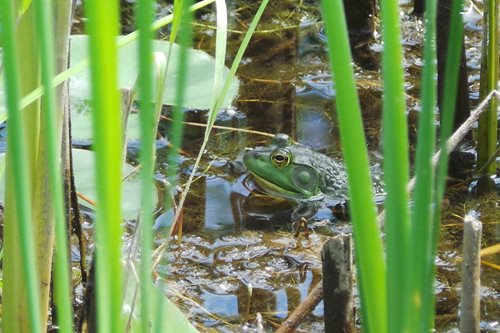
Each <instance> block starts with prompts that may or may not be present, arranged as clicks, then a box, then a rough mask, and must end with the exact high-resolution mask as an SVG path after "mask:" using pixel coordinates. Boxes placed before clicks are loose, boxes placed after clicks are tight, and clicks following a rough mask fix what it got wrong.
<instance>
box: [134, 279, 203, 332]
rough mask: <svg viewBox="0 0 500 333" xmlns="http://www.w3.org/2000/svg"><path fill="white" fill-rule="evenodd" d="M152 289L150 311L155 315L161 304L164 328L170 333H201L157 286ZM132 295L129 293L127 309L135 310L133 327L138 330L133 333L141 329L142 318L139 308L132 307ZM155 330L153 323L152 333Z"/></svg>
mask: <svg viewBox="0 0 500 333" xmlns="http://www.w3.org/2000/svg"><path fill="white" fill-rule="evenodd" d="M133 286H134V284H133V283H131V284H130V286H129V288H128V289H130V290H133V289H131V288H130V287H133ZM151 289H152V291H153V292H152V293H151V296H152V297H151V299H150V302H151V303H150V309H151V312H152V313H155V312H156V311H157V306H158V304H161V307H162V308H161V309H162V319H161V320H162V321H163V323H162V327H164V328H168V330H167V331H168V332H182V333H199V331H198V330H197V329H196V328H195V327H194V326H193V325H192V324H191V323H190V322H189V320H188V319H187V318H186V316H185V315H184V314H183V313H182V312H181V310H180V309H179V308H178V307H177V306H176V305H175V304H174V303H173V302H172V301H170V300H169V299H168V298H167V297H166V296H165V294H164V292H163V291H162V290H161V289H160V288H159V287H158V286H157V285H152V286H151ZM130 295H133V293H128V296H127V298H126V300H125V304H126V305H127V306H126V308H131V309H132V308H133V309H134V313H133V315H132V327H133V328H136V329H134V330H133V331H138V328H139V327H140V325H139V318H140V316H139V313H138V312H139V310H138V309H139V307H138V306H135V307H132V299H131V297H130ZM155 329H156V327H155V323H154V322H152V328H151V332H155Z"/></svg>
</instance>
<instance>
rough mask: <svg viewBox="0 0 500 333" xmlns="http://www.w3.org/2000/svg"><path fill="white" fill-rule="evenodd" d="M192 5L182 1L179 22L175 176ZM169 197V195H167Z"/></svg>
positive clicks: (171, 172) (173, 136)
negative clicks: (190, 8)
mask: <svg viewBox="0 0 500 333" xmlns="http://www.w3.org/2000/svg"><path fill="white" fill-rule="evenodd" d="M190 6H191V1H190V0H186V1H182V10H181V22H180V23H179V38H178V40H179V45H180V46H181V48H180V50H179V53H178V55H177V56H178V57H179V70H178V71H179V76H178V77H177V81H176V96H175V105H174V108H173V114H172V128H171V131H170V136H169V140H170V143H171V148H170V151H169V155H168V165H169V169H168V171H169V172H168V175H169V177H173V176H175V175H177V152H178V151H179V148H180V146H181V140H182V132H183V128H184V126H183V124H182V122H183V121H184V107H183V105H184V96H185V91H186V84H187V72H188V70H189V69H188V66H187V65H188V52H187V50H188V48H189V47H190V46H191V42H192V28H191V21H192V19H193V17H192V13H191V11H190V10H189V7H190ZM167 197H168V196H167Z"/></svg>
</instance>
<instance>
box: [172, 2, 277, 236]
mask: <svg viewBox="0 0 500 333" xmlns="http://www.w3.org/2000/svg"><path fill="white" fill-rule="evenodd" d="M268 3H269V0H263V1H262V2H261V4H260V6H259V8H258V9H257V12H256V13H255V16H254V17H253V19H252V22H251V23H250V25H249V27H248V30H247V32H246V34H245V37H243V41H242V42H241V45H240V47H239V48H238V52H237V53H236V56H235V57H234V60H233V64H232V65H231V68H230V70H229V73H228V75H227V76H226V80H225V81H224V85H223V87H222V90H221V92H220V94H219V96H217V99H216V100H215V103H214V105H213V107H212V108H210V110H209V111H208V115H209V116H208V117H209V120H208V123H207V127H206V129H205V138H204V140H203V143H202V144H201V147H200V151H199V153H198V156H197V157H196V161H195V163H194V166H193V171H192V172H191V175H190V176H189V179H188V181H187V182H186V185H185V187H184V193H183V194H182V197H181V199H180V201H179V205H178V207H180V209H179V210H178V211H177V212H176V214H175V217H174V223H173V224H172V226H171V228H170V231H169V235H172V233H173V231H174V230H175V228H176V227H177V225H176V223H177V221H178V219H179V216H180V212H181V208H182V206H183V205H184V201H185V200H186V195H187V193H188V191H189V188H190V186H191V183H192V182H193V179H194V175H195V174H196V170H197V169H198V165H199V164H200V161H201V157H202V155H203V152H204V151H205V147H206V145H207V142H208V138H209V136H210V133H211V131H212V126H213V123H214V122H215V118H216V117H217V113H218V112H219V109H220V107H221V105H222V103H223V101H224V98H225V97H226V94H227V92H228V90H229V87H230V86H231V82H232V80H233V79H234V77H235V75H236V71H237V70H238V67H239V65H240V62H241V59H242V58H243V54H244V53H245V51H246V49H247V46H248V44H249V43H250V39H251V38H252V36H253V34H254V32H255V29H256V28H257V24H258V23H259V21H260V18H261V17H262V14H263V13H264V10H265V9H266V7H267V4H268ZM219 46H222V45H219ZM216 53H217V51H216ZM216 75H217V74H216Z"/></svg>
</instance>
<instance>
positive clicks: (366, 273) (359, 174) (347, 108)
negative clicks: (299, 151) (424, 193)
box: [321, 1, 387, 333]
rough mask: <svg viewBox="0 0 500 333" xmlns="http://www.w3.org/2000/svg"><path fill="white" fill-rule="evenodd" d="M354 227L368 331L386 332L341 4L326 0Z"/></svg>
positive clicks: (378, 247)
mask: <svg viewBox="0 0 500 333" xmlns="http://www.w3.org/2000/svg"><path fill="white" fill-rule="evenodd" d="M321 5H322V13H323V19H324V21H325V29H326V35H327V38H328V45H329V56H330V63H331V65H332V69H333V70H332V72H333V77H334V81H335V88H336V105H337V117H338V121H339V126H340V137H341V140H342V148H343V152H344V160H345V164H346V169H347V174H348V180H349V196H350V198H351V201H350V211H351V216H352V223H353V228H354V239H355V250H356V263H357V267H358V276H359V279H358V282H359V287H360V293H361V302H362V306H361V308H362V309H361V311H362V322H363V327H364V331H365V332H371V333H377V332H387V302H386V300H387V296H386V272H385V263H384V258H383V250H382V241H381V239H380V237H379V230H378V228H377V223H376V209H375V204H374V200H373V190H372V179H371V176H370V168H369V163H368V152H367V149H366V140H365V135H364V131H363V124H362V119H361V112H360V106H359V100H358V95H357V92H356V85H355V82H354V73H353V68H352V58H351V52H350V46H349V41H348V38H347V25H346V21H345V17H344V6H343V3H342V1H322V2H321Z"/></svg>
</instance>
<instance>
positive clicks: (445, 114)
mask: <svg viewBox="0 0 500 333" xmlns="http://www.w3.org/2000/svg"><path fill="white" fill-rule="evenodd" d="M462 6H463V1H462V0H454V1H453V3H452V8H451V18H450V31H451V32H452V33H450V37H449V40H448V48H447V56H446V65H445V78H444V80H445V82H446V83H445V85H444V92H443V102H442V103H441V110H440V115H441V131H440V137H439V141H440V142H439V145H440V149H441V154H440V155H439V162H438V166H437V170H436V183H435V192H434V199H433V205H434V218H433V219H432V226H431V230H432V231H431V233H430V235H429V237H431V241H430V243H429V244H430V246H431V248H430V249H429V250H428V251H429V253H430V254H431V255H430V256H429V258H428V263H427V267H425V269H426V271H425V280H426V281H425V282H424V286H425V290H423V291H422V296H423V297H422V310H421V311H422V318H423V320H422V321H421V322H420V330H419V331H420V332H429V331H430V329H431V328H432V327H433V326H434V317H435V311H434V303H435V296H434V292H433V286H434V279H435V274H436V273H435V271H436V267H435V265H434V256H435V254H436V252H437V244H438V240H439V233H440V223H439V222H440V218H441V200H442V199H443V195H444V190H445V180H446V174H447V173H448V156H449V151H448V147H447V140H448V138H449V137H450V135H451V132H452V128H453V116H454V106H455V103H456V98H457V93H456V92H457V85H458V75H459V65H460V48H461V45H462V38H463V21H462V15H461V10H462Z"/></svg>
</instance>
